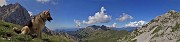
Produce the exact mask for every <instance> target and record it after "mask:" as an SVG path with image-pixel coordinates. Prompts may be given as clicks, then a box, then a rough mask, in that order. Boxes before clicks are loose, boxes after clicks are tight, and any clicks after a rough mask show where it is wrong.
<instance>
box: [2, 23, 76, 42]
mask: <svg viewBox="0 0 180 42" xmlns="http://www.w3.org/2000/svg"><path fill="white" fill-rule="evenodd" d="M13 27H18V28H21V26H19V25H15V24H12V23H7V22H4V21H0V41H1V42H12V41H13V42H15V41H16V42H24V41H28V42H43V41H50V42H75V41H74V40H71V39H68V38H66V37H65V36H63V35H53V36H50V35H47V34H44V33H43V34H42V35H43V38H42V39H38V38H35V39H31V36H29V35H20V34H16V33H15V32H14V31H13V30H12V28H13ZM7 33H10V34H12V37H11V38H10V39H11V40H7V39H3V37H6V34H7Z"/></svg>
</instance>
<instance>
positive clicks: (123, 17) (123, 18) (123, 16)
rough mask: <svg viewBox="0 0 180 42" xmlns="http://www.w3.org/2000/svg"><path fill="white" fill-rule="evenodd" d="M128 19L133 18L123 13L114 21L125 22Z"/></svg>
mask: <svg viewBox="0 0 180 42" xmlns="http://www.w3.org/2000/svg"><path fill="white" fill-rule="evenodd" d="M128 19H133V17H132V16H131V15H128V14H126V13H123V15H120V17H119V18H116V20H119V21H125V20H128Z"/></svg>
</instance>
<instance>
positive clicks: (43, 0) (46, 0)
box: [36, 0, 50, 3]
mask: <svg viewBox="0 0 180 42" xmlns="http://www.w3.org/2000/svg"><path fill="white" fill-rule="evenodd" d="M36 1H37V2H42V3H45V2H49V1H50V0H36Z"/></svg>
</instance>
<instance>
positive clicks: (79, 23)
mask: <svg viewBox="0 0 180 42" xmlns="http://www.w3.org/2000/svg"><path fill="white" fill-rule="evenodd" d="M74 22H75V23H76V26H77V27H81V22H80V21H79V20H75V19H74Z"/></svg>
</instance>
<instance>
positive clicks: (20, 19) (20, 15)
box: [0, 3, 31, 25]
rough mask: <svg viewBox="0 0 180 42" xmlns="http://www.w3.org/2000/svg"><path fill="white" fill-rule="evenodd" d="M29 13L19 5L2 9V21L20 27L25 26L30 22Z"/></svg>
mask: <svg viewBox="0 0 180 42" xmlns="http://www.w3.org/2000/svg"><path fill="white" fill-rule="evenodd" d="M30 19H31V18H30V15H29V13H28V11H27V10H26V9H25V8H24V7H22V6H21V5H20V4H19V3H15V4H9V5H6V6H5V5H4V6H2V7H0V20H3V21H5V22H10V23H14V24H18V25H24V24H26V23H27V22H28V21H29V20H30Z"/></svg>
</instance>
